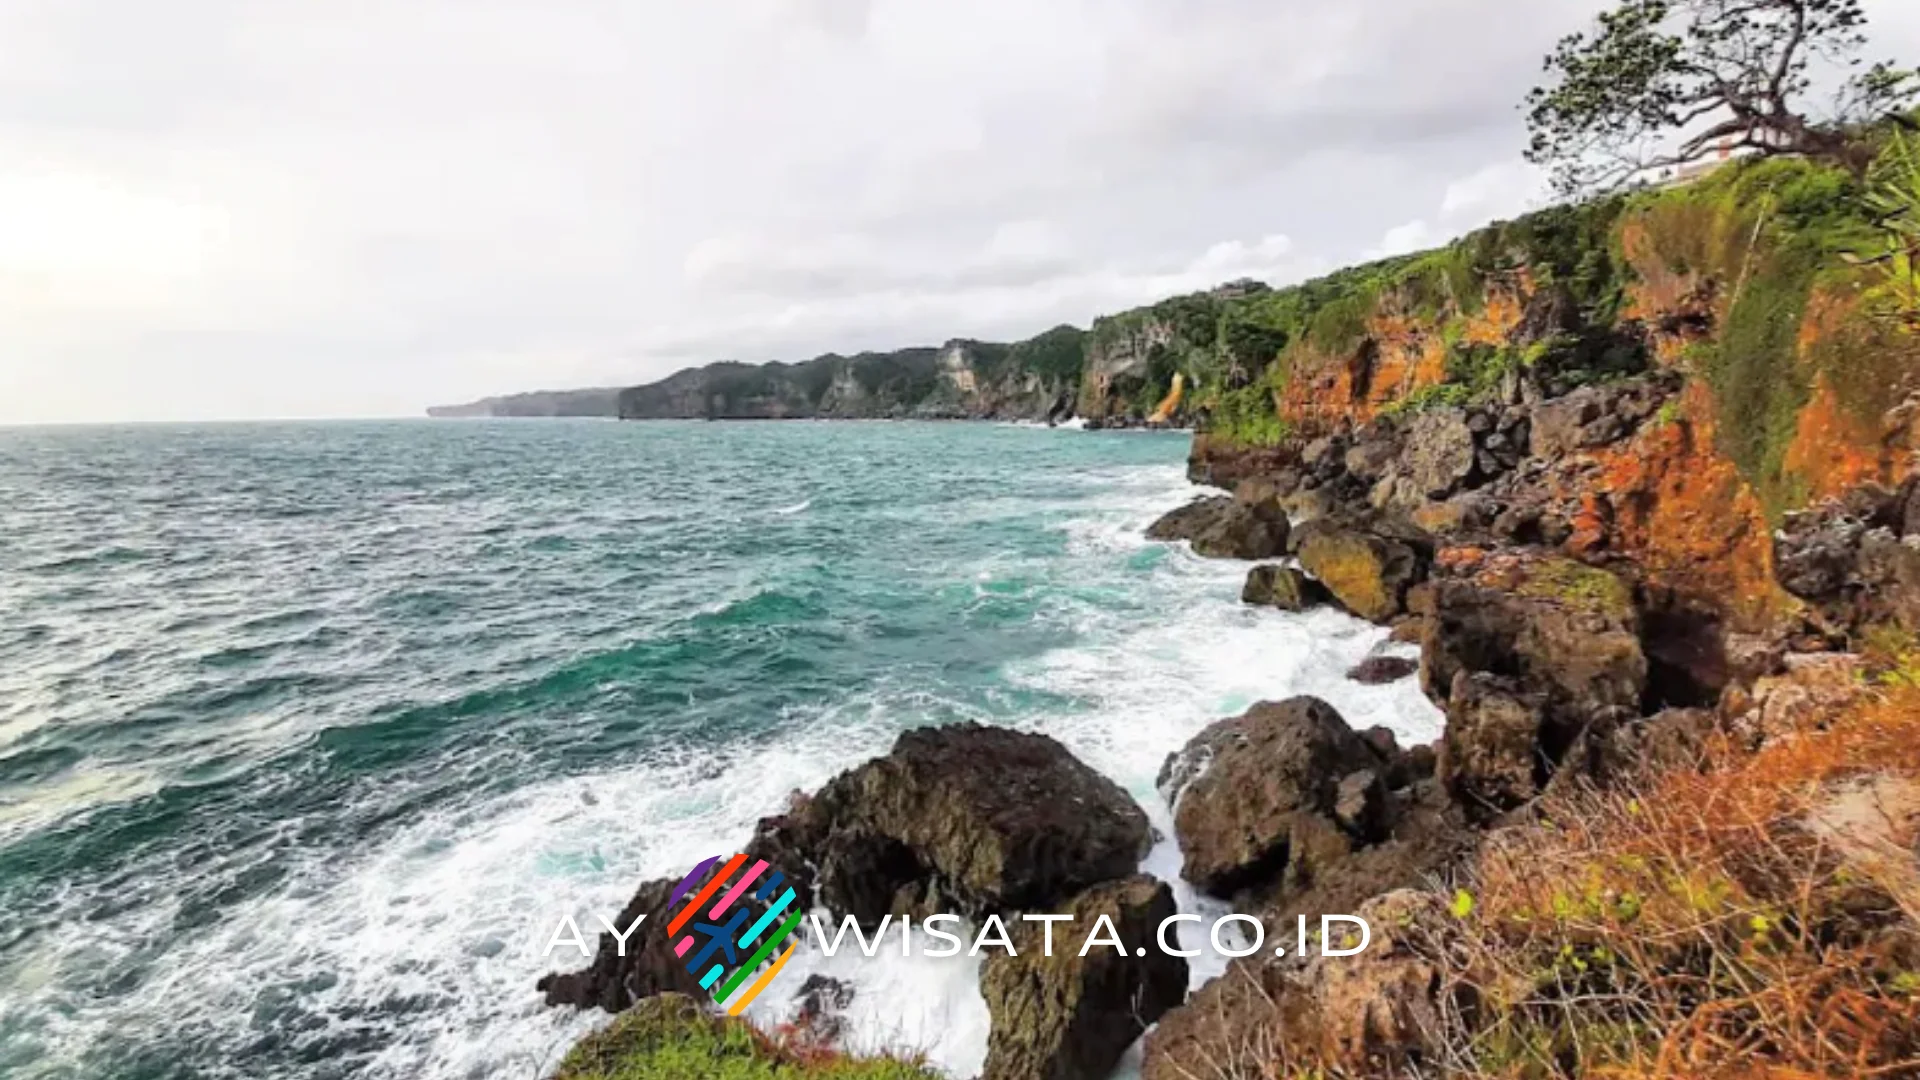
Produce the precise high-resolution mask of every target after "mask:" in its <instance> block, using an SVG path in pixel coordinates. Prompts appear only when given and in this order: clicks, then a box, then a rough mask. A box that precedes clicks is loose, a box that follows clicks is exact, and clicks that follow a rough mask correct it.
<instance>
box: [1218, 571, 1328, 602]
mask: <svg viewBox="0 0 1920 1080" xmlns="http://www.w3.org/2000/svg"><path fill="white" fill-rule="evenodd" d="M1331 598H1332V596H1331V594H1330V593H1328V592H1327V590H1326V587H1325V586H1323V585H1321V584H1320V583H1319V582H1317V581H1315V580H1313V579H1312V578H1310V577H1308V576H1307V575H1306V574H1304V573H1301V572H1300V571H1299V570H1296V569H1294V568H1293V567H1291V566H1256V567H1254V568H1253V569H1252V571H1250V572H1249V573H1248V574H1247V584H1246V587H1245V588H1243V589H1242V590H1241V591H1240V600H1241V602H1242V603H1247V604H1254V605H1256V606H1260V607H1277V608H1279V609H1281V610H1282V611H1306V610H1308V609H1310V608H1316V607H1319V606H1320V605H1321V604H1324V603H1326V602H1327V601H1328V600H1329V599H1331Z"/></svg>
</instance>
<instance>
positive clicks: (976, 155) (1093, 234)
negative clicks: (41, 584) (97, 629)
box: [0, 0, 1920, 423]
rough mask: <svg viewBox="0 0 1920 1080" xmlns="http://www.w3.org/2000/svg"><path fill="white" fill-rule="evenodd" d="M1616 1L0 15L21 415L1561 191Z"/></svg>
mask: <svg viewBox="0 0 1920 1080" xmlns="http://www.w3.org/2000/svg"><path fill="white" fill-rule="evenodd" d="M1868 3H1869V7H1870V9H1871V10H1872V12H1873V14H1874V17H1875V20H1876V23H1875V36H1876V38H1877V39H1878V41H1877V50H1876V51H1878V52H1882V53H1887V54H1890V55H1893V56H1895V57H1898V58H1901V59H1904V60H1906V61H1908V62H1912V61H1914V60H1916V59H1920V4H1916V3H1914V2H1913V0H1868ZM1599 6H1600V5H1599V3H1598V0H1341V2H1339V3H1328V2H1326V0H697V2H693V0H167V2H165V3H158V2H150V0H0V423H7V422H20V421H70V420H126V419H200V418H223V417H235V418H238V417H296V416H380V415H417V414H418V413H419V412H420V411H421V410H422V409H424V408H425V407H426V406H427V405H429V404H437V403H445V402H455V401H462V400H467V399H470V398H474V397H478V396H481V395H486V394H496V393H505V392H513V391H521V390H533V389H543V388H565V387H576V386H590V385H622V384H629V383H636V382H644V381H648V380H651V379H654V378H658V377H661V376H664V375H666V374H669V373H670V372H672V371H674V370H676V369H678V368H680V367H683V366H686V365H688V364H692V363H705V362H708V361H711V360H718V359H743V360H755V361H757V360H767V359H801V358H805V357H807V356H811V355H814V354H816V353H819V352H823V351H827V350H829V349H832V350H838V351H843V352H847V351H854V350H858V349H862V348H891V347H899V346H904V345H910V344H923V343H931V344H937V343H939V342H940V341H943V340H945V339H947V338H950V337H958V336H970V337H985V338H999V339H1011V338H1014V337H1020V336H1026V335H1029V334H1032V333H1035V332H1038V331H1040V330H1043V329H1045V328H1047V327H1049V326H1051V325H1054V324H1056V323H1059V322H1063V321H1067V322H1075V323H1080V324H1082V325H1085V324H1086V323H1087V322H1088V321H1089V320H1090V319H1091V317H1092V316H1094V315H1096V314H1100V313H1103V312H1111V311H1115V310H1119V309H1122V308H1125V307H1129V306H1132V305H1134V304H1138V303H1142V302H1146V301H1151V300H1155V299H1159V298H1161V297H1163V296H1167V295H1171V294H1174V293H1177V292H1181V291H1187V290H1191V289H1196V288H1203V287H1206V286H1209V285H1213V284H1216V283H1218V282H1220V281H1223V280H1227V279H1230V278H1235V277H1241V276H1248V275H1251V276H1255V277H1259V278H1263V279H1267V280H1270V281H1274V282H1276V283H1282V282H1288V281H1294V280H1298V279H1300V278H1302V277H1304V276H1308V275H1310V274H1313V273H1316V272H1322V271H1326V270H1330V269H1333V268H1336V267H1338V266H1341V265H1344V264H1347V263H1350V262H1353V261H1356V260H1358V259H1361V258H1364V257H1368V256H1373V255H1378V254H1382V253H1387V252H1399V251H1407V250H1414V249H1417V248H1420V247H1425V246H1429V245H1431V244H1434V243H1437V242H1440V241H1442V240H1445V239H1447V238H1449V237H1451V236H1453V235H1456V234H1458V233H1459V232H1461V231H1463V230H1465V229H1468V228H1471V227H1473V226H1476V225H1479V224H1481V223H1483V222H1485V221H1488V220H1491V219H1493V218H1495V217H1501V216H1511V215H1512V214H1514V213H1516V212H1518V211H1520V210H1523V209H1525V208H1527V207H1528V206H1529V205H1531V204H1534V203H1537V201H1538V192H1539V188H1540V183H1539V180H1538V178H1537V177H1536V176H1535V175H1534V174H1533V173H1532V172H1531V171H1530V170H1528V169H1527V168H1526V167H1525V166H1524V165H1522V164H1521V163H1520V161H1519V150H1520V148H1521V146H1522V142H1523V129H1522V123H1521V117H1520V113H1519V111H1518V108H1517V103H1518V102H1519V100H1520V98H1521V97H1522V95H1523V94H1524V93H1525V91H1526V90H1527V88H1528V87H1529V86H1530V85H1532V84H1533V82H1534V81H1535V79H1536V77H1537V76H1538V74H1539V63H1540V58H1541V56H1542V55H1543V53H1544V52H1545V51H1546V50H1547V49H1548V47H1549V46H1550V45H1551V44H1552V42H1553V41H1554V40H1555V39H1556V38H1557V37H1559V36H1560V35H1561V34H1563V33H1565V32H1567V31H1569V30H1572V29H1576V28H1578V27H1579V26H1581V25H1582V24H1584V23H1585V22H1586V21H1587V19H1588V18H1589V17H1590V15H1591V14H1592V13H1593V12H1594V11H1595V10H1597V9H1598V7H1599Z"/></svg>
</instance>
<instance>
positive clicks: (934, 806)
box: [791, 724, 1151, 925]
mask: <svg viewBox="0 0 1920 1080" xmlns="http://www.w3.org/2000/svg"><path fill="white" fill-rule="evenodd" d="M793 818H794V819H795V825H794V827H793V828H792V830H791V831H792V834H793V835H792V840H793V841H794V842H795V845H796V846H797V847H798V848H799V849H800V850H802V851H804V852H806V853H807V854H808V856H809V858H810V860H811V861H812V862H813V863H814V864H815V865H816V866H817V867H818V873H817V878H816V880H817V891H818V893H819V899H820V902H821V903H823V904H825V905H826V906H827V907H828V908H829V909H830V910H832V911H833V912H834V913H836V914H852V915H854V916H856V917H857V918H858V919H859V920H860V921H861V922H863V923H866V924H869V925H871V924H874V923H877V922H878V921H879V919H880V918H881V917H882V916H884V915H885V914H887V913H888V912H889V911H903V910H910V909H912V908H915V907H919V908H921V909H922V910H923V911H924V910H925V909H927V908H933V907H937V908H938V909H939V910H941V911H943V912H952V913H954V914H958V915H963V916H967V917H978V916H980V915H982V914H985V913H988V912H993V911H1000V910H1006V909H1029V908H1034V909H1037V908H1045V907H1048V906H1051V905H1053V904H1057V903H1059V902H1061V901H1062V900H1064V899H1065V898H1066V897H1068V896H1071V895H1073V894H1074V893H1075V892H1077V891H1079V890H1081V889H1084V888H1086V887H1087V886H1089V885H1092V884H1095V883H1097V882H1101V881H1107V880H1111V879H1113V878H1118V877H1124V876H1125V875H1127V874H1130V873H1132V872H1133V870H1134V868H1135V867H1136V866H1137V865H1138V864H1139V860H1140V858H1141V856H1143V855H1144V854H1145V853H1146V850H1147V848H1148V847H1149V846H1150V844H1151V834H1150V831H1149V828H1148V824H1147V818H1146V814H1145V813H1143V812H1142V811H1141V809H1140V807H1139V806H1137V805H1136V804H1135V803H1134V802H1133V800H1132V799H1131V798H1130V797H1128V795H1127V793H1126V792H1125V791H1123V790H1122V789H1121V788H1120V787H1119V785H1117V784H1115V783H1113V782H1112V781H1111V780H1108V779H1107V778H1105V777H1103V776H1101V775H1100V774H1098V773H1096V772H1094V771H1093V770H1092V769H1090V768H1088V767H1087V766H1086V765H1084V764H1082V763H1081V762H1080V761H1078V760H1077V759H1075V758H1074V757H1073V755H1071V754H1069V753H1068V752H1067V750H1066V748H1065V747H1063V746H1061V745H1060V744H1059V743H1057V742H1055V741H1054V740H1052V739H1050V738H1048V737H1046V736H1044V735H1031V734H1025V733H1022V732H1016V731H1010V730H1007V729H1004V728H992V727H982V726H980V725H978V724H960V725H955V726H951V727H939V728H921V729H919V730H916V731H910V732H907V733H906V734H905V735H902V736H901V737H900V740H899V741H898V742H897V743H895V744H894V748H893V751H892V752H891V753H889V754H888V755H887V756H886V757H883V758H878V759H876V760H874V761H870V762H868V763H867V764H865V765H862V766H860V767H859V768H857V769H853V770H850V771H848V772H845V773H842V774H841V775H840V776H838V777H836V778H834V779H833V780H832V781H831V782H829V783H828V784H827V786H826V787H824V788H822V789H821V791H820V793H819V794H818V795H816V796H815V797H814V798H813V799H811V800H810V801H809V802H808V803H807V804H806V805H805V806H804V807H803V808H801V809H800V810H799V811H798V812H797V813H796V814H795V815H793Z"/></svg>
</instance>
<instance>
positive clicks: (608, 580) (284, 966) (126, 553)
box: [0, 421, 1436, 1078]
mask: <svg viewBox="0 0 1920 1080" xmlns="http://www.w3.org/2000/svg"><path fill="white" fill-rule="evenodd" d="M1185 452H1186V440H1185V438H1183V437H1181V436H1178V435H1172V434H1164V435H1162V434H1140V433H1125V434H1120V433H1086V432H1074V431H1048V430H1044V429H1034V428H1018V427H1003V426H992V425H957V424H956V425H917V424H811V423H795V424H758V425H755V424H742V425H700V424H671V423H664V424H635V425H621V424H613V423H596V422H589V421H581V422H563V421H554V422H472V423H445V424H431V423H425V422H418V423H414V422H391V423H366V424H344V423H343V424H286V425H232V426H197V427H170V426H169V427H127V428H77V429H16V430H0V1074H3V1075H6V1076H9V1077H14V1076H19V1077H42V1076H85V1077H89V1078H100V1077H115V1078H118V1077H126V1078H146V1077H156V1078H157V1077H188V1076H194V1077H198V1076H236V1077H237V1076H246V1077H255V1078H257V1077H335V1076H362V1075H374V1076H395V1077H400V1076H405V1077H409V1078H420V1077H477V1076H496V1075H499V1076H523V1077H531V1076H534V1075H537V1074H538V1073H539V1071H540V1070H541V1068H542V1067H543V1066H545V1065H550V1064H551V1062H552V1060H553V1059H554V1055H556V1054H557V1053H558V1052H559V1051H560V1050H561V1049H563V1048H564V1046H565V1045H566V1043H567V1041H568V1040H569V1039H570V1038H572V1037H573V1036H575V1035H577V1034H578V1032H579V1031H580V1030H582V1028H583V1025H585V1024H587V1023H590V1022H591V1018H580V1017H571V1016H566V1015H562V1014H558V1013H554V1012H551V1011H548V1010H544V1009H542V1008H540V1007H539V1004H538V1001H537V998H536V996H535V995H534V994H533V992H532V980H533V979H534V978H535V977H537V975H538V974H539V973H541V972H542V971H545V970H547V969H549V968H551V967H569V966H575V965H574V959H573V958H572V957H567V956H559V957H558V958H557V959H555V960H553V961H551V962H549V961H547V960H546V959H545V958H544V957H543V956H542V955H541V950H542V949H543V948H544V946H545V944H546V942H547V939H548V938H549V936H550V934H551V931H552V929H553V927H554V925H555V924H556V922H557V920H558V917H559V916H561V915H565V914H579V915H581V916H583V917H584V916H585V914H586V913H588V912H592V911H605V912H607V913H608V914H612V913H613V912H614V911H617V910H618V908H619V906H620V903H621V901H622V900H623V899H624V897H625V896H626V894H627V893H628V892H630V891H631V889H632V887H633V886H634V885H635V884H637V883H638V882H639V881H640V880H642V879H643V878H646V877H658V876H666V875H669V874H673V875H677V874H678V873H679V872H682V871H684V869H685V868H686V867H688V866H691V865H692V864H693V863H694V862H697V861H698V860H699V859H701V858H704V857H706V856H708V855H712V854H715V853H717V852H719V851H721V849H723V848H724V849H726V850H728V851H731V850H733V848H734V847H736V846H737V845H738V843H739V842H740V841H742V840H744V839H745V836H746V834H747V832H748V830H749V829H750V827H751V823H752V821H753V820H754V819H755V818H757V817H759V816H760V815H762V814H766V813H770V812H773V811H775V810H777V809H778V808H779V806H780V805H781V803H782V802H783V800H784V798H785V797H786V795H787V793H788V792H790V791H792V790H794V789H797V788H809V789H810V788H812V787H814V786H817V785H818V784H819V783H820V782H822V781H823V780H825V779H826V778H827V777H828V776H830V775H831V774H832V773H833V772H835V771H837V770H839V769H841V768H844V767H846V766H848V765H851V764H854V763H857V762H858V761H859V760H862V759H863V758H865V757H866V756H869V755H871V754H873V753H878V752H881V751H883V750H884V749H885V747H886V746H887V745H888V744H889V743H890V742H891V740H892V738H893V736H894V735H895V734H897V733H898V732H899V731H900V730H901V729H903V728H906V727H911V726H915V725H920V724H926V723H936V722H943V721H953V720H960V719H974V720H981V721H985V722H990V723H1000V724H1008V725H1014V726H1020V727H1026V728H1031V729H1035V730H1044V731H1048V732H1051V733H1053V734H1055V735H1056V736H1058V737H1060V738H1061V739H1062V740H1063V741H1065V742H1067V743H1068V745H1069V746H1071V747H1072V748H1073V749H1074V750H1075V751H1076V752H1078V753H1080V754H1081V755H1082V756H1083V757H1085V758H1086V759H1087V760H1088V761H1090V762H1091V763H1093V764H1094V765H1095V766H1096V767H1099V768H1101V769H1103V770H1105V771H1107V772H1108V773H1109V774H1110V775H1113V776H1114V777H1115V778H1116V779H1119V780H1120V781H1121V782H1122V783H1124V784H1125V785H1127V786H1128V787H1129V788H1130V789H1131V790H1133V791H1134V792H1135V794H1136V795H1137V796H1138V797H1139V798H1140V799H1141V801H1142V803H1143V805H1146V806H1147V807H1148V809H1149V812H1150V813H1152V814H1153V815H1155V819H1156V821H1158V822H1160V823H1161V824H1162V826H1163V827H1164V824H1165V810H1164V807H1161V806H1159V805H1158V799H1157V797H1156V796H1155V795H1154V794H1153V791H1152V783H1151V781H1152V776H1153V772H1154V770H1155V768H1157V766H1158V764H1159V761H1160V759H1161V757H1163V756H1164V755H1165V754H1166V753H1167V752H1168V751H1170V750H1172V749H1175V748H1176V747H1177V746H1178V745H1179V743H1180V742H1181V741H1182V740H1184V739H1185V738H1186V737H1188V736H1189V735H1191V734H1192V733H1193V732H1194V731H1196V730H1198V729H1199V727H1201V726H1202V725H1204V724H1205V723H1206V722H1208V721H1209V720H1212V719H1215V718H1217V717H1219V716H1222V715H1226V714H1228V713H1230V712H1232V711H1235V710H1237V709H1240V708H1243V707H1244V706H1245V705H1246V704H1248V703H1250V702H1251V701H1253V700H1257V699H1258V698H1260V697H1270V696H1281V695H1283V694H1288V693H1294V692H1309V691H1310V692H1315V693H1320V694H1322V695H1323V696H1326V697H1328V698H1329V699H1330V700H1332V701H1333V702H1334V703H1335V704H1336V705H1337V706H1339V707H1341V709H1342V711H1343V712H1346V713H1347V714H1348V716H1349V718H1350V719H1351V720H1352V721H1353V722H1354V723H1356V724H1357V725H1364V724H1371V723H1383V722H1384V723H1388V724H1390V725H1392V726H1394V727H1396V728H1397V729H1399V730H1401V731H1402V732H1403V733H1405V734H1407V735H1409V736H1411V737H1415V738H1422V737H1430V736H1431V734H1432V728H1433V725H1434V723H1435V721H1436V718H1435V717H1434V716H1433V714H1432V710H1431V709H1430V708H1429V707H1427V706H1426V705H1425V703H1424V702H1422V701H1421V700H1420V699H1419V698H1418V695H1417V694H1415V693H1414V692H1413V691H1412V690H1411V688H1410V687H1408V686H1406V685H1402V686H1398V687H1390V688H1362V687H1358V686H1355V685H1354V684H1351V683H1348V682H1346V681H1345V680H1344V679H1342V678H1341V672H1343V671H1344V670H1345V669H1346V667H1347V666H1349V665H1350V664H1351V663H1353V662H1354V661H1356V660H1358V659H1359V658H1360V657H1363V656H1365V655H1366V654H1367V653H1368V652H1369V651H1370V650H1372V649H1374V648H1376V647H1379V646H1380V645H1381V634H1380V632H1379V631H1377V630H1375V629H1373V628H1371V627H1366V626H1363V625H1361V624H1359V623H1357V622H1354V621H1352V620H1349V619H1346V618H1344V617H1342V616H1339V615H1336V614H1333V613H1328V612H1322V613H1316V614H1314V615H1311V616H1307V617H1304V618H1303V617H1297V616H1286V615H1282V614H1280V613H1277V612H1264V613H1263V612H1253V611H1249V610H1245V609H1243V608H1241V607H1240V606H1239V605H1238V604H1237V602H1236V599H1235V598H1236V596H1237V593H1238V586H1239V579H1240V577H1241V575H1242V574H1243V572H1244V567H1235V566H1232V565H1230V564H1223V563H1212V562H1207V561H1204V560H1199V559H1196V558H1194V557H1193V556H1192V555H1191V554H1190V553H1188V552H1186V551H1185V550H1184V549H1179V548H1172V547H1167V546H1163V545H1155V544H1149V543H1147V542H1146V541H1144V540H1143V539H1141V538H1140V530H1141V529H1142V528H1144V527H1145V525H1146V524H1147V523H1148V522H1150V521H1151V520H1152V518H1153V517H1154V516H1155V515H1157V514H1158V513H1160V512H1162V511H1164V510H1166V509H1169V508H1171V507H1172V506H1175V505H1178V504H1179V502H1181V501H1182V500H1184V499H1185V498H1187V497H1188V496H1189V495H1190V494H1191V489H1190V488H1188V486H1187V485H1186V483H1185V481H1184V479H1183V475H1182V474H1183V467H1182V466H1183V460H1184V457H1185ZM1169 860H1171V861H1169ZM1150 864H1152V865H1153V866H1154V867H1155V868H1158V869H1161V870H1162V872H1163V873H1167V874H1169V875H1170V874H1171V873H1172V872H1173V871H1172V870H1171V869H1167V867H1173V868H1177V865H1178V863H1177V853H1175V852H1173V851H1172V850H1171V848H1170V846H1168V845H1163V846H1162V850H1159V851H1157V852H1156V855H1155V857H1154V859H1152V860H1150ZM1183 897H1184V898H1185V899H1186V900H1187V901H1188V902H1192V898H1191V897H1190V896H1185V894H1184V892H1183ZM972 975H973V973H972V971H971V970H970V969H967V968H966V967H965V965H948V967H946V968H944V969H941V970H938V971H934V970H920V969H912V968H907V967H902V968H900V969H889V970H888V971H885V972H869V973H865V974H861V975H857V976H856V978H857V981H861V982H862V985H863V992H862V994H861V995H860V996H859V998H858V999H857V1000H856V1006H855V1011H856V1020H857V1023H858V1025H859V1026H860V1028H861V1030H862V1031H863V1032H866V1033H868V1034H870V1035H871V1036H872V1037H873V1038H875V1039H877V1040H878V1039H885V1040H889V1041H894V1042H898V1041H901V1040H902V1039H905V1040H907V1041H911V1042H913V1043H915V1044H916V1045H919V1046H922V1047H924V1048H926V1049H928V1050H929V1051H930V1052H931V1053H932V1054H933V1055H934V1057H935V1059H936V1060H937V1061H940V1062H942V1063H944V1064H947V1065H949V1066H950V1067H951V1068H953V1069H954V1070H955V1071H956V1072H964V1071H965V1070H966V1069H968V1068H970V1067H973V1066H977V1064H978V1061H979V1056H980V1054H981V1053H983V1051H984V1045H983V1042H982V1037H983V1032H982V1026H983V1025H984V1009H983V1008H982V1007H981V1006H980V1004H979V1001H978V995H977V993H974V992H972V990H971V982H970V980H971V978H972ZM767 1007H768V1008H770V1009H776V1010H777V1009H778V1008H780V1007H782V1006H781V1005H780V1003H777V1002H775V1003H770V1004H769V1005H768V1006H767ZM756 1008H759V1007H758V1006H756Z"/></svg>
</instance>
